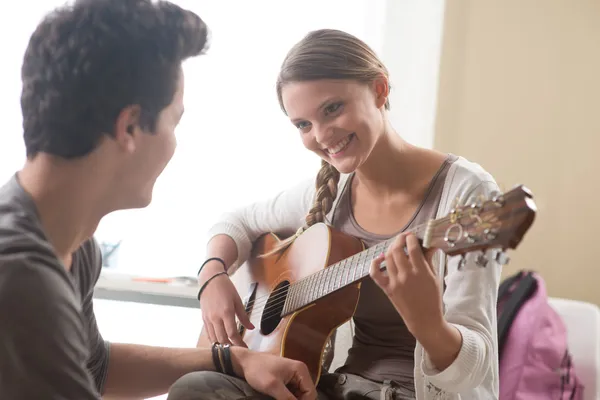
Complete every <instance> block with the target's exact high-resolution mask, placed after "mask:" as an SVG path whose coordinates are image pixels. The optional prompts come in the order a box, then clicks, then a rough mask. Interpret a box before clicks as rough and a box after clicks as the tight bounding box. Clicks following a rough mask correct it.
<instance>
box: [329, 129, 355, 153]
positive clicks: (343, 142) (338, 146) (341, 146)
mask: <svg viewBox="0 0 600 400" xmlns="http://www.w3.org/2000/svg"><path fill="white" fill-rule="evenodd" d="M353 135H354V134H350V135H348V136H346V137H345V138H344V139H342V140H340V141H339V142H338V144H336V145H335V146H334V147H330V148H328V149H327V152H328V153H329V154H331V155H334V154H337V153H339V152H340V151H342V150H344V149H345V148H346V146H348V143H350V141H351V140H352V136H353Z"/></svg>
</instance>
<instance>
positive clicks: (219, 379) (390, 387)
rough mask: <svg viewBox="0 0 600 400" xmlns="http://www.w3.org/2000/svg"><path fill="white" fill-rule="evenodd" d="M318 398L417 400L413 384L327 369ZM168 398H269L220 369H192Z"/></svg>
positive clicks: (228, 399)
mask: <svg viewBox="0 0 600 400" xmlns="http://www.w3.org/2000/svg"><path fill="white" fill-rule="evenodd" d="M318 393H319V400H354V399H357V400H358V399H374V400H414V398H415V394H414V388H408V387H402V386H401V385H399V384H396V383H395V382H384V383H379V382H373V381H370V380H368V379H365V378H362V377H360V376H357V375H352V374H343V373H332V374H330V373H327V374H324V375H323V376H321V379H320V380H319V385H318ZM167 399H168V400H200V399H202V400H267V399H270V398H269V397H268V396H265V395H262V394H259V393H258V392H256V391H255V390H254V389H252V388H251V387H250V385H248V384H247V383H246V382H245V381H243V380H241V379H238V378H234V377H231V376H227V375H223V374H220V373H218V372H208V371H205V372H192V373H190V374H187V375H185V376H183V377H181V378H180V379H179V380H178V381H177V382H175V384H174V385H173V386H172V387H171V390H170V391H169V396H168V398H167Z"/></svg>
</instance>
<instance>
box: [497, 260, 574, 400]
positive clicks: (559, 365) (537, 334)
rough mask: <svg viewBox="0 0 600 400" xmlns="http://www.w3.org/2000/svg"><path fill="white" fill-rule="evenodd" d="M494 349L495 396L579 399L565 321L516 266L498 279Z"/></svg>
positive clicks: (539, 285) (504, 399) (535, 279)
mask: <svg viewBox="0 0 600 400" xmlns="http://www.w3.org/2000/svg"><path fill="white" fill-rule="evenodd" d="M498 351H499V355H500V400H566V399H573V400H583V385H582V383H581V381H580V380H579V378H578V377H577V373H576V371H575V369H574V367H573V361H572V360H571V354H570V353H569V349H568V347H567V331H566V328H565V325H564V323H563V321H562V319H561V318H560V316H559V315H558V314H557V313H556V311H554V309H553V308H552V307H551V306H550V304H549V303H548V297H547V295H546V287H545V285H544V281H543V279H542V278H541V277H540V276H539V275H537V274H535V273H533V272H529V271H521V272H519V273H518V274H516V275H514V276H512V277H509V278H507V279H506V280H505V281H504V282H502V284H501V285H500V289H499V292H498Z"/></svg>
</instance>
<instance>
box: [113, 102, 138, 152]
mask: <svg viewBox="0 0 600 400" xmlns="http://www.w3.org/2000/svg"><path fill="white" fill-rule="evenodd" d="M140 115H141V108H140V106H139V105H131V106H127V107H125V108H124V109H123V110H121V112H120V113H119V116H118V117H117V120H116V121H115V131H114V139H115V141H116V142H117V143H118V144H119V145H120V146H121V147H122V148H123V149H125V151H127V152H129V153H133V152H134V151H135V142H136V141H135V138H136V136H137V135H138V134H141V133H142V132H141V128H140Z"/></svg>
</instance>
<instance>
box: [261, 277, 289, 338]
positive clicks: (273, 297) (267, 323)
mask: <svg viewBox="0 0 600 400" xmlns="http://www.w3.org/2000/svg"><path fill="white" fill-rule="evenodd" d="M289 286H290V283H289V282H288V281H283V282H281V283H280V284H279V285H277V287H276V288H275V289H274V290H273V291H272V292H271V294H270V295H269V299H268V300H267V304H265V308H264V310H263V314H262V318H261V321H260V330H261V332H262V333H263V335H268V334H269V333H271V332H273V331H274V330H275V328H277V325H279V322H280V321H281V312H282V311H283V306H284V305H285V299H286V298H287V294H288V288H289Z"/></svg>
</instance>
